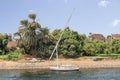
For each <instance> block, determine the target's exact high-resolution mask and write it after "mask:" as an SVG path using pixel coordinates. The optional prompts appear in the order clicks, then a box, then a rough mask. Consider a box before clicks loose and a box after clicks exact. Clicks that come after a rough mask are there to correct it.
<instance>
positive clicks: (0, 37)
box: [0, 34, 8, 54]
mask: <svg viewBox="0 0 120 80" xmlns="http://www.w3.org/2000/svg"><path fill="white" fill-rule="evenodd" d="M7 44H8V35H7V34H0V54H6V52H7V51H8V49H7Z"/></svg>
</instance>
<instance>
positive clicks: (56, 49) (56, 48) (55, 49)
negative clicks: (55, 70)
mask: <svg viewBox="0 0 120 80" xmlns="http://www.w3.org/2000/svg"><path fill="white" fill-rule="evenodd" d="M74 10H75V9H73V11H72V13H71V15H70V16H69V18H68V20H67V23H66V25H65V29H66V27H68V24H69V22H70V20H71V17H72V14H73V12H74ZM65 29H64V30H63V31H62V33H61V35H60V37H59V39H58V41H57V43H56V46H55V48H54V50H53V52H52V54H51V56H50V58H49V60H50V59H51V58H52V56H53V54H54V52H55V51H56V63H57V67H58V44H59V42H60V40H61V38H62V35H63V33H64V31H65Z"/></svg>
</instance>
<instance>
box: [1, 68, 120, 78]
mask: <svg viewBox="0 0 120 80" xmlns="http://www.w3.org/2000/svg"><path fill="white" fill-rule="evenodd" d="M0 80H120V69H80V71H71V72H58V71H49V70H44V71H41V70H2V71H0Z"/></svg>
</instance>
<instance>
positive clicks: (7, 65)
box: [0, 58, 120, 69]
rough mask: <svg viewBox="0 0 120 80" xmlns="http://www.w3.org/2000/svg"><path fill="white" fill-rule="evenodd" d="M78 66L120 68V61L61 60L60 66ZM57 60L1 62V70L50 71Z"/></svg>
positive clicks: (91, 59)
mask: <svg viewBox="0 0 120 80" xmlns="http://www.w3.org/2000/svg"><path fill="white" fill-rule="evenodd" d="M62 64H63V65H66V64H67V65H76V66H77V67H79V68H120V59H102V60H98V61H94V60H93V58H90V59H89V58H88V59H84V58H82V59H81V58H79V59H59V65H62ZM55 65H56V64H55V60H52V61H47V60H40V61H36V62H31V61H25V60H24V61H22V60H19V61H4V60H0V69H49V66H55Z"/></svg>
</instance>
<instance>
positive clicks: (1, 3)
mask: <svg viewBox="0 0 120 80" xmlns="http://www.w3.org/2000/svg"><path fill="white" fill-rule="evenodd" d="M73 10H74V11H73ZM30 13H35V14H36V15H37V18H36V21H38V22H39V23H40V24H41V26H42V27H48V28H49V29H50V31H53V30H54V29H64V28H65V25H66V23H67V21H68V18H69V17H70V15H71V13H72V17H71V20H70V21H69V23H68V24H67V26H69V27H70V29H73V30H74V31H77V32H78V33H79V34H86V35H89V33H90V32H91V33H97V34H103V35H104V36H107V35H110V34H118V33H120V0H0V33H12V34H13V33H15V32H17V30H18V27H19V26H20V21H21V20H23V19H29V18H28V14H30Z"/></svg>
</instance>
